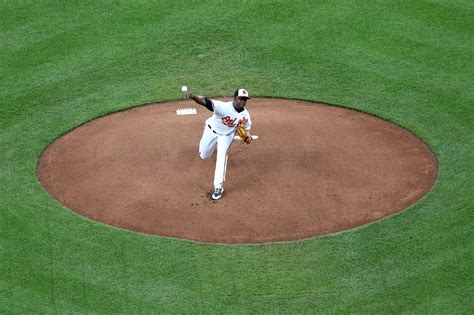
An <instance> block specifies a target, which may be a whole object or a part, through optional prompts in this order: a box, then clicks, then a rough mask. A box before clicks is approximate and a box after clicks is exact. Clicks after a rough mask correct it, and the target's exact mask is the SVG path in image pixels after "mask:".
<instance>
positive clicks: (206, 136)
mask: <svg viewBox="0 0 474 315" xmlns="http://www.w3.org/2000/svg"><path fill="white" fill-rule="evenodd" d="M217 137H218V136H217V135H216V134H215V133H213V132H212V130H211V129H209V128H208V127H207V125H206V126H205V127H204V131H203V133H202V138H201V141H200V142H199V156H200V157H201V159H203V160H205V159H208V158H210V157H211V155H212V153H213V152H214V150H215V149H216V145H217Z"/></svg>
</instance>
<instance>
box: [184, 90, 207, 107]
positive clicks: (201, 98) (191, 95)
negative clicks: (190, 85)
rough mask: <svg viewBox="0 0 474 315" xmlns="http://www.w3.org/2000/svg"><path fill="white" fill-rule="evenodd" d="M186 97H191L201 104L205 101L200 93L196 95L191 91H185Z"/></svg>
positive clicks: (204, 103)
mask: <svg viewBox="0 0 474 315" xmlns="http://www.w3.org/2000/svg"><path fill="white" fill-rule="evenodd" d="M186 98H189V99H192V100H193V101H195V102H196V103H198V104H199V105H202V106H206V101H205V100H204V96H202V95H196V94H194V93H192V92H191V91H187V92H186Z"/></svg>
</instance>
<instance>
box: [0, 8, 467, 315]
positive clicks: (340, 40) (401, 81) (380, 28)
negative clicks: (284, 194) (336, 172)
mask: <svg viewBox="0 0 474 315" xmlns="http://www.w3.org/2000/svg"><path fill="white" fill-rule="evenodd" d="M472 34H474V4H473V2H471V1H467V0H451V1H448V0H446V1H442V0H432V1H425V0H423V1H376V0H373V1H297V2H294V1H103V2H98V3H97V2H93V1H8V0H2V1H0V47H1V50H0V73H1V76H0V131H1V134H0V148H1V151H0V157H1V161H2V164H1V166H0V176H1V177H0V181H1V187H2V189H1V191H0V196H1V197H0V219H1V221H0V313H108V314H110V313H158V312H159V313H204V312H205V313H277V312H281V313H288V314H290V313H440V314H441V313H444V314H454V313H455V314H463V313H464V314H470V313H472V312H473V310H474V303H473V299H472V293H473V292H474V290H473V289H474V285H473V284H474V278H473V275H474V270H473V269H474V268H473V267H472V266H473V258H474V257H473V254H474V248H473V246H474V245H473V244H474V237H473V219H474V215H473V210H474V209H473V197H472V196H473V193H474V191H473V186H474V181H473V179H472V178H473V173H474V172H473V170H474V152H473V148H474V123H473V119H474V110H473V104H474V88H473V83H474V82H473V78H474V67H473V65H472V63H473V60H474V58H473V56H474V45H473V44H474V43H473V37H472ZM182 84H187V85H188V86H191V87H192V88H193V90H194V91H196V92H199V93H203V94H206V95H211V96H223V95H229V94H230V93H232V91H233V90H234V89H235V88H236V87H241V86H244V87H247V88H248V89H249V91H250V93H251V94H253V95H255V96H273V97H284V98H298V99H305V100H312V101H321V102H326V103H331V104H338V105H341V106H346V107H349V108H354V109H357V110H362V111H366V112H368V113H370V114H374V115H377V116H379V117H382V118H384V119H387V120H390V121H393V122H395V123H397V124H399V125H401V126H403V127H405V128H408V129H409V130H411V131H412V132H414V133H415V134H417V135H418V136H419V137H421V138H422V139H423V140H424V141H425V142H426V143H427V144H428V145H429V146H430V147H431V148H432V150H433V152H434V153H435V154H436V156H437V158H438V161H439V167H440V168H439V174H438V180H437V183H436V185H435V186H434V188H433V190H432V191H431V192H430V193H429V194H428V195H427V196H426V197H425V198H424V199H422V200H421V201H420V202H418V203H417V204H416V205H414V206H412V207H411V208H409V209H407V210H406V211H404V212H403V213H401V214H398V215H395V216H392V217H390V218H387V219H385V220H383V221H380V222H378V223H375V224H371V225H369V226H365V227H363V228H359V229H356V230H353V231H348V232H345V233H341V234H337V235H332V236H326V237H321V238H313V239H309V240H303V241H298V242H291V243H280V244H266V245H258V246H257V245H237V246H234V245H233V246H225V245H212V244H197V243H192V242H188V241H182V240H175V239H169V238H162V237H157V236H146V235H142V234H135V233H132V232H128V231H124V230H119V229H115V228H111V227H109V226H105V225H102V224H100V223H97V222H92V221H89V220H87V219H85V218H82V217H80V216H78V215H76V214H73V213H72V212H71V211H69V210H67V209H64V208H63V207H62V206H61V205H59V204H58V203H57V202H56V201H55V200H53V199H52V198H50V197H49V196H48V195H47V194H46V193H45V191H44V190H43V189H42V187H41V186H40V184H39V183H38V181H37V178H36V173H35V172H36V163H37V159H38V157H39V155H40V154H41V152H42V151H43V150H44V149H45V147H46V146H47V145H48V144H49V143H51V142H52V141H53V140H54V139H56V138H57V137H59V136H60V135H62V134H63V133H65V132H67V131H68V130H70V129H71V128H74V127H75V126H77V125H79V124H81V123H84V122H86V121H89V120H91V119H93V118H95V117H97V116H100V115H105V114H107V113H110V112H114V111H117V110H121V109H125V108H128V107H132V106H136V105H139V104H144V103H150V102H155V101H168V100H175V99H179V98H181V92H180V90H179V87H180V86H181V85H182ZM255 123H258V122H255Z"/></svg>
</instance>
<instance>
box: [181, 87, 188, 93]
mask: <svg viewBox="0 0 474 315" xmlns="http://www.w3.org/2000/svg"><path fill="white" fill-rule="evenodd" d="M181 91H183V92H184V93H186V92H187V91H188V87H187V86H186V85H183V86H182V87H181Z"/></svg>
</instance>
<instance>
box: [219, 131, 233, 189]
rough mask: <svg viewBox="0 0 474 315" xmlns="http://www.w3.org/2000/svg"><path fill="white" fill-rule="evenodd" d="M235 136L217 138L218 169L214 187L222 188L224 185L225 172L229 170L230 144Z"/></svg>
mask: <svg viewBox="0 0 474 315" xmlns="http://www.w3.org/2000/svg"><path fill="white" fill-rule="evenodd" d="M233 138H234V136H233V134H232V135H230V136H219V137H218V139H217V157H216V169H215V171H214V188H222V187H223V186H224V181H225V174H226V170H227V158H228V152H229V148H230V145H231V144H232V140H233Z"/></svg>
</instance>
